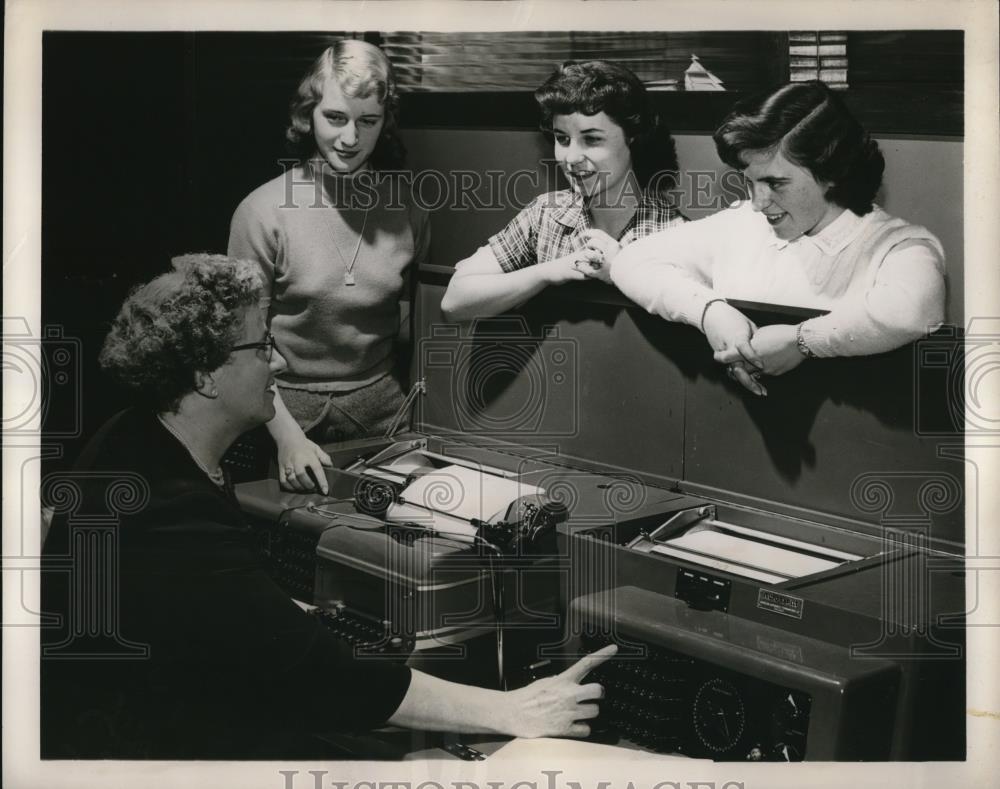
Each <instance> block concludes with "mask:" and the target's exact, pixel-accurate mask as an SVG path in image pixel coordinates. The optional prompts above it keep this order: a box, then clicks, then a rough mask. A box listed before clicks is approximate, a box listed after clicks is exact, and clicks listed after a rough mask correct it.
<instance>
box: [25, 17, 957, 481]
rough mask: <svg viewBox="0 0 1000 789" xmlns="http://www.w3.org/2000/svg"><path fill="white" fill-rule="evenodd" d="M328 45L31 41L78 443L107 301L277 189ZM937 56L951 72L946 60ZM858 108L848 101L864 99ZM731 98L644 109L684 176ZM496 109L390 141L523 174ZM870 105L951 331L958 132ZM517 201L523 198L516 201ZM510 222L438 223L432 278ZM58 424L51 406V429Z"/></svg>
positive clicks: (48, 291)
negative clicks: (308, 68) (75, 350)
mask: <svg viewBox="0 0 1000 789" xmlns="http://www.w3.org/2000/svg"><path fill="white" fill-rule="evenodd" d="M330 35H331V34H324V35H322V36H321V35H315V34H298V33H292V34H255V33H246V34H214V33H198V34H193V33H124V34H121V33H118V34H113V33H82V32H72V33H69V32H59V33H46V34H45V37H44V44H43V138H42V146H43V148H42V153H43V162H42V190H43V194H42V205H43V216H42V283H41V284H42V319H43V323H44V324H45V325H59V326H61V327H62V328H63V331H64V334H65V335H66V336H68V337H75V338H78V339H79V340H80V341H81V344H82V346H81V347H82V354H83V358H82V360H81V368H82V370H83V383H82V394H83V408H82V410H81V417H82V424H81V429H82V434H83V435H84V436H86V435H88V434H89V433H91V432H93V430H94V429H95V428H96V427H97V426H98V425H99V424H100V423H101V421H103V419H105V418H106V417H107V416H108V415H109V414H110V413H113V412H114V411H115V410H117V409H118V408H120V407H122V406H123V405H124V404H125V402H126V400H125V398H124V396H123V393H121V392H119V391H117V390H116V389H115V388H114V387H113V386H111V385H110V384H109V383H108V382H107V381H106V380H105V379H104V378H103V377H102V376H101V374H100V373H99V372H98V369H97V364H96V358H97V354H98V351H99V349H100V344H101V341H102V340H103V337H104V334H105V333H106V331H107V327H108V323H109V321H110V320H111V318H112V317H113V316H114V314H115V312H116V311H117V309H118V307H119V305H120V304H121V301H122V299H123V298H124V297H125V295H126V293H127V292H128V290H129V289H130V288H131V287H132V286H134V285H135V284H137V283H139V282H141V281H144V280H147V279H149V278H150V277H152V276H153V275H155V274H157V273H159V272H162V271H164V270H165V269H166V268H167V266H168V265H169V258H170V257H171V256H173V255H176V254H179V253H183V252H187V251H193V250H209V251H221V250H224V249H225V245H226V239H227V235H228V224H229V219H230V216H231V214H232V211H233V209H234V208H235V206H236V204H237V203H238V202H239V200H240V199H241V198H242V197H243V196H244V195H245V194H246V193H248V192H249V191H250V190H251V189H252V188H254V187H255V186H257V185H258V184H260V183H262V182H263V181H265V180H268V179H269V178H272V177H273V176H274V175H276V174H277V173H279V172H280V165H279V163H278V160H279V159H280V158H281V157H282V155H283V133H284V127H285V124H286V118H287V114H286V113H287V104H288V99H289V97H290V95H291V92H292V90H293V89H294V87H295V85H296V83H297V81H298V79H299V77H300V75H301V73H302V71H303V69H304V67H305V65H307V64H308V63H309V62H310V60H311V59H312V58H313V57H314V56H315V55H316V54H318V53H319V52H320V51H321V50H322V48H323V46H325V44H326V42H327V40H328V39H329V38H330ZM884 43H885V42H883V44H884ZM959 43H960V38H959ZM952 55H953V58H954V57H958V58H959V59H960V57H961V50H960V47H959V49H958V50H957V53H952ZM959 73H960V69H959ZM879 90H881V91H882V94H887V89H886V88H885V87H884V86H883V87H882V88H879ZM877 92H878V91H876V93H877ZM897 94H898V91H897V92H896V93H895V94H893V95H897ZM856 95H857V96H858V97H859V98H857V99H856V100H857V101H859V102H861V101H862V99H864V100H865V101H868V99H865V96H870V95H873V94H871V92H870V91H869V93H867V94H866V93H865V92H864V91H858V92H857V94H856ZM731 98H733V97H731V96H730V95H729V94H703V95H695V94H674V95H670V96H668V95H666V94H662V95H661V97H658V101H660V102H661V103H662V102H665V103H663V104H662V107H661V109H662V111H663V114H664V115H665V117H666V119H667V121H668V124H669V125H671V126H672V127H674V128H680V129H685V130H686V131H685V133H683V134H678V135H677V143H678V152H679V156H680V160H681V167H682V169H684V170H704V171H706V172H714V171H717V170H718V169H719V166H718V162H717V161H716V159H715V155H714V152H713V150H712V146H711V140H710V137H709V134H708V132H709V130H710V129H711V128H712V126H713V125H714V124H715V123H717V122H718V120H720V119H721V117H722V115H723V114H724V112H725V109H726V108H727V107H728V106H729V104H730V99H731ZM876 98H877V97H876ZM501 99H502V100H501V101H497V102H490V101H488V102H486V103H485V104H484V103H483V101H482V99H480V101H479V104H478V105H476V106H478V107H479V110H478V111H476V112H473V111H472V109H471V108H472V105H471V104H467V103H464V102H463V101H462V100H461V97H441V96H433V95H430V94H428V95H426V96H424V97H423V98H420V97H413V98H412V99H408V100H407V101H406V102H405V103H404V110H405V112H406V115H404V118H403V121H404V126H406V128H404V131H403V136H404V139H405V141H406V143H407V145H408V147H409V148H410V152H411V156H410V162H409V164H410V166H411V167H412V168H413V169H414V170H422V169H428V168H437V169H439V170H441V171H442V172H446V173H450V172H452V171H455V170H460V169H467V170H470V171H474V172H482V171H485V170H487V169H494V170H504V171H507V172H512V171H516V170H518V169H521V168H526V169H534V168H536V167H537V166H538V161H539V159H540V158H541V157H544V156H545V155H547V153H548V151H547V149H546V147H545V144H544V141H543V140H542V138H541V136H540V135H539V134H537V132H534V131H532V130H531V129H532V127H533V126H534V125H535V123H536V122H537V119H536V118H534V117H533V116H532V115H531V112H532V103H531V101H530V97H525V96H517V97H513V98H512V97H509V96H507V97H501ZM848 99H849V100H851V95H849V96H848ZM896 101H897V103H898V101H899V99H898V97H897V99H896ZM862 104H863V102H862ZM875 104H879V106H878V107H876V106H875ZM875 104H872V106H868V104H863V106H862V107H861V108H862V109H864V111H865V112H867V113H869V115H870V117H871V119H872V120H873V121H874V122H875V123H876V124H881V126H878V125H875V126H873V127H872V128H873V129H874V130H875V131H876V133H880V142H881V143H882V147H883V149H884V150H885V153H886V158H887V161H888V168H887V178H886V184H885V188H884V195H883V200H882V202H883V204H884V206H885V207H886V208H887V210H889V211H890V212H892V213H896V214H899V215H902V216H904V217H906V218H908V219H911V220H913V221H917V222H921V223H924V224H926V225H927V226H928V227H929V228H930V229H931V230H933V231H934V232H935V233H937V234H938V235H939V237H940V238H941V240H942V242H943V243H944V246H945V249H946V251H947V253H948V256H949V260H948V265H949V275H950V278H951V283H950V284H951V291H950V297H949V308H950V311H951V314H950V318H951V320H952V322H955V323H961V321H962V168H961V165H962V155H963V154H962V151H963V143H962V137H961V136H957V135H960V131H961V122H960V119H959V121H958V122H957V124H956V121H955V119H954V118H951V119H948V118H945V119H944V120H943V121H942V122H941V124H940V128H938V127H934V128H935V129H937V130H938V131H942V130H943V131H946V132H949V130H950V132H949V133H948V134H945V135H943V136H942V135H941V134H937V135H935V136H928V135H927V134H926V132H927V129H928V127H927V126H926V124H927V123H929V122H933V123H937V121H934V120H933V118H931V120H930V121H928V119H927V118H928V117H929V116H921V117H920V118H914V123H915V124H916V126H915V127H914V128H917V130H918V131H922V132H923V134H922V136H913V135H905V134H900V133H899V129H900V128H906V126H905V123H906V121H905V117H903V118H902V120H901V116H899V115H898V114H897V115H895V116H893V117H892V118H889V117H888V116H887V115H886V113H885V106H886V105H885V102H881V103H879V102H875ZM467 106H468V107H470V109H469V111H468V115H467V114H466V109H465V108H466V107H467ZM859 106H861V105H859ZM876 110H877V111H876ZM504 113H507V114H504ZM671 113H674V114H675V115H676V116H677V117H671ZM407 117H410V118H411V119H412V120H411V121H410V125H409V126H407V120H406V118H407ZM466 117H468V121H466V120H465V119H466ZM921 123H923V124H924V125H923V126H920V124H921ZM484 124H485V125H484ZM901 124H902V126H901ZM956 128H957V129H958V132H957V134H956V132H955V130H956ZM889 132H891V134H890V133H889ZM539 183H540V187H541V188H544V186H545V181H544V180H542V181H540V182H539ZM522 196H523V199H525V200H526V199H528V198H529V197H530V196H531V192H530V189H527V188H526V189H522V190H520V191H519V192H518V197H519V198H520V197H522ZM688 198H690V194H689V195H688ZM682 203H685V198H683V197H682ZM685 204H686V209H685V210H687V211H688V213H689V214H690V215H692V216H697V215H698V214H699V213H704V212H705V211H704V210H703V209H697V208H691V206H690V199H687V200H686V203H685ZM517 208H518V205H511V204H507V205H505V206H502V207H500V208H499V209H497V210H475V209H462V208H458V209H450V208H443V209H441V210H438V211H435V213H434V215H433V218H432V225H433V234H434V240H433V255H434V261H435V262H436V263H440V264H446V265H448V264H452V263H454V262H455V261H456V260H457V259H459V258H461V257H463V256H465V255H467V254H469V253H470V252H471V251H472V250H473V249H475V247H476V246H477V245H479V244H480V243H482V241H483V240H484V239H485V237H486V236H487V235H489V234H490V233H492V232H495V231H496V230H497V229H498V228H499V227H501V226H502V225H503V224H504V222H505V221H506V220H507V219H508V218H509V217H510V216H511V215H513V213H515V211H516V210H517ZM72 407H73V405H72V404H70V403H67V402H61V401H58V400H53V401H52V402H51V403H50V405H49V408H50V418H51V419H53V420H55V419H59V418H60V416H61V414H60V412H65V411H67V410H68V409H70V408H72ZM63 416H64V414H63ZM79 444H80V442H79V440H74V439H67V440H66V441H65V442H64V444H63V449H64V455H63V458H62V459H60V460H55V461H53V463H54V464H55V465H62V464H64V463H66V462H68V461H70V460H71V459H72V458H73V457H74V456H75V454H76V452H77V450H78V448H79Z"/></svg>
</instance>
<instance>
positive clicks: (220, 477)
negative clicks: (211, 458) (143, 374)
mask: <svg viewBox="0 0 1000 789" xmlns="http://www.w3.org/2000/svg"><path fill="white" fill-rule="evenodd" d="M156 418H157V419H159V420H160V424H161V425H163V426H164V427H165V428H166V429H167V432H169V433H170V434H171V435H172V436H173V437H174V438H176V439H177V440H178V441H180V442H181V446H182V447H184V449H186V450H187V452H188V454H189V455H190V456H191V460H193V461H194V462H195V465H197V466H198V468H200V469H201V470H202V471H204V472H205V475H206V476H207V477H208V478H209V479H210V480H212V482H213V483H214V484H216V485H218V486H219V487H220V488H224V487H225V486H226V474H225V472H224V471H223V470H222V466H216V467H215V471H209V470H208V467H207V466H206V465H205V464H204V463H202V462H201V460H200V459H199V458H198V456H197V455H196V454H195V453H194V450H193V449H191V445H190V444H188V442H187V441H185V440H184V436H182V435H181V434H180V431H179V430H177V428H176V427H174V426H173V425H171V424H170V423H169V422H167V420H166V419H164V418H163V417H162V416H161V415H160V414H157V415H156Z"/></svg>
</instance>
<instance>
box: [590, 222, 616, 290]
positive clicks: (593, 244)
mask: <svg viewBox="0 0 1000 789" xmlns="http://www.w3.org/2000/svg"><path fill="white" fill-rule="evenodd" d="M580 238H582V239H583V242H584V249H589V250H591V251H592V252H593V253H595V257H597V258H599V263H600V265H598V266H597V267H592V268H591V269H590V270H589V271H586V272H585V273H586V274H587V276H588V277H590V278H591V279H599V280H601V281H602V282H608V283H610V282H611V261H612V260H614V259H615V256H616V255H617V254H618V253H619V252H620V251H621V248H622V247H621V244H619V243H618V242H617V241H615V240H614V239H613V238H612V237H611V236H609V235H608V234H607V233H605V232H604V231H603V230H598V229H597V228H591V229H590V230H584V231H583V233H581V234H580ZM592 259H593V258H592Z"/></svg>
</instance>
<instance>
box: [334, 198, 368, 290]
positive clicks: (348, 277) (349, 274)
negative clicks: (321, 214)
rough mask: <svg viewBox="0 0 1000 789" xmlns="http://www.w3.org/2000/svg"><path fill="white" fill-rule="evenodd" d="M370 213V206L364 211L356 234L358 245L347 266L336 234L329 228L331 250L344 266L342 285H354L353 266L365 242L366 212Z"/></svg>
mask: <svg viewBox="0 0 1000 789" xmlns="http://www.w3.org/2000/svg"><path fill="white" fill-rule="evenodd" d="M369 211H371V206H368V208H366V209H365V215H364V218H362V220H361V232H360V233H358V245H357V246H356V247H354V255H352V256H351V263H350V265H348V263H347V261H346V260H344V256H343V254H342V253H341V251H340V246H339V245H338V244H337V237H336V234H335V233H333V228H330V233H331V235H332V236H333V248H334V249H335V250H336V251H337V257H339V258H340V262H341V263H343V264H344V284H345V285H348V286H351V285H354V284H355V279H354V265H355V264H356V263H357V262H358V253H359V252H360V251H361V243H362V242H363V241H364V240H365V227H367V225H368V212H369Z"/></svg>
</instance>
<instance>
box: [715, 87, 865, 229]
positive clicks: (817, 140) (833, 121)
mask: <svg viewBox="0 0 1000 789" xmlns="http://www.w3.org/2000/svg"><path fill="white" fill-rule="evenodd" d="M714 139H715V147H716V150H717V151H718V152H719V158H721V159H722V161H723V162H725V163H726V164H728V165H729V166H730V167H733V168H735V169H737V170H742V169H744V168H745V167H746V162H745V161H744V159H743V156H744V154H745V153H747V152H748V151H769V150H778V149H780V150H781V152H782V154H783V155H784V156H785V158H786V159H788V160H789V161H790V162H793V163H794V164H797V165H798V166H799V167H804V168H805V169H807V170H809V172H811V173H812V175H813V177H814V178H815V179H816V180H817V181H823V182H827V183H829V184H830V187H829V189H828V190H827V193H826V198H827V200H829V201H830V202H832V203H836V204H837V205H839V206H842V207H843V208H849V209H851V210H852V211H854V213H856V214H859V215H863V214H867V213H868V212H869V211H871V210H872V201H873V200H874V199H875V194H876V193H877V192H878V189H879V186H881V184H882V173H883V172H884V171H885V159H884V158H883V157H882V152H881V151H880V150H879V147H878V143H877V142H875V141H874V140H873V139H872V138H871V137H870V136H869V134H868V132H866V131H865V130H864V128H863V127H862V126H861V124H860V123H859V122H858V121H857V119H856V118H855V117H854V116H853V115H852V114H851V112H850V110H848V109H847V107H846V106H845V105H844V102H843V101H842V100H841V98H840V96H838V95H837V94H836V93H835V92H834V91H833V90H831V89H830V87H829V86H828V85H826V84H825V83H823V82H820V81H818V80H814V81H812V82H798V83H792V84H789V85H785V86H784V87H782V88H779V89H778V90H776V91H774V92H772V93H769V94H764V95H760V96H755V97H753V98H750V99H747V100H746V101H742V102H740V103H739V104H737V105H736V107H735V109H734V110H733V111H732V112H731V113H730V114H729V115H728V116H727V117H726V119H725V120H724V121H723V122H722V125H721V126H720V127H719V128H718V129H717V130H716V132H715V135H714Z"/></svg>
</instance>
